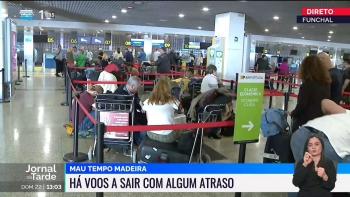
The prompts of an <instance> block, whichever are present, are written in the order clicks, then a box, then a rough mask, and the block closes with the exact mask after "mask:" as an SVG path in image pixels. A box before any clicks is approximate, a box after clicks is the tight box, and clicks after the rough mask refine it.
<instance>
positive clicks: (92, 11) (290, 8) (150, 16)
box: [8, 1, 350, 43]
mask: <svg viewBox="0 0 350 197" xmlns="http://www.w3.org/2000/svg"><path fill="white" fill-rule="evenodd" d="M303 7H328V8H330V7H350V1H13V2H11V1H10V3H9V10H8V16H9V17H11V18H16V17H18V15H19V11H20V10H21V9H31V10H33V12H34V16H35V20H40V14H39V11H40V10H44V11H50V12H55V13H56V18H55V19H54V20H58V21H78V22H89V23H109V24H111V25H112V24H128V25H142V26H158V27H175V28H184V29H202V30H211V31H212V30H214V20H215V15H216V14H220V13H225V12H230V11H231V12H240V13H244V14H246V27H245V30H246V32H248V33H251V34H257V35H267V36H278V37H286V38H297V39H307V40H316V41H329V42H338V43H350V36H349V35H350V28H349V25H347V24H339V25H338V24H297V23H296V16H297V15H300V14H301V9H302V8H303ZM258 8H259V9H258ZM259 10H261V11H259ZM61 28H62V27H61ZM169 33H171V32H169Z"/></svg>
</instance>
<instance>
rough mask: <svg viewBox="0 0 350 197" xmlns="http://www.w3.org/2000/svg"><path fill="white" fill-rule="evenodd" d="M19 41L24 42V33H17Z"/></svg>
mask: <svg viewBox="0 0 350 197" xmlns="http://www.w3.org/2000/svg"><path fill="white" fill-rule="evenodd" d="M17 42H24V34H23V33H17Z"/></svg>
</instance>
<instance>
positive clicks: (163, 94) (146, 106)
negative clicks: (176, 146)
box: [143, 79, 182, 143]
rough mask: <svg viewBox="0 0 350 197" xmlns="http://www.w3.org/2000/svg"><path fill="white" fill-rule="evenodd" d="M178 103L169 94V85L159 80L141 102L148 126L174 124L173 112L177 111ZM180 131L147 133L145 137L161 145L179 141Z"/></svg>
mask: <svg viewBox="0 0 350 197" xmlns="http://www.w3.org/2000/svg"><path fill="white" fill-rule="evenodd" d="M179 105H180V102H179V101H178V100H177V99H176V98H175V97H174V96H173V95H172V94H171V89H170V85H169V83H168V82H167V81H166V80H163V79H160V80H159V81H158V82H157V84H156V85H155V87H154V89H153V91H152V93H151V96H150V98H149V99H147V100H145V102H143V110H144V111H146V115H147V121H148V125H163V124H175V110H178V109H179ZM181 134H182V130H174V131H173V130H163V131H148V132H147V136H148V137H149V138H150V139H152V140H156V141H159V142H163V143H173V142H175V141H176V140H178V139H179V137H180V136H181Z"/></svg>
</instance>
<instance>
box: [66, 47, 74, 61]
mask: <svg viewBox="0 0 350 197" xmlns="http://www.w3.org/2000/svg"><path fill="white" fill-rule="evenodd" d="M66 59H67V63H68V64H74V61H75V60H74V57H73V49H72V47H68V48H67V52H66Z"/></svg>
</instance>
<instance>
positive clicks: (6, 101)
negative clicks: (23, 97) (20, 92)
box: [0, 99, 10, 103]
mask: <svg viewBox="0 0 350 197" xmlns="http://www.w3.org/2000/svg"><path fill="white" fill-rule="evenodd" d="M9 102H10V100H6V99H5V100H0V103H9Z"/></svg>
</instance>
